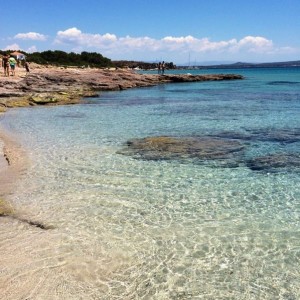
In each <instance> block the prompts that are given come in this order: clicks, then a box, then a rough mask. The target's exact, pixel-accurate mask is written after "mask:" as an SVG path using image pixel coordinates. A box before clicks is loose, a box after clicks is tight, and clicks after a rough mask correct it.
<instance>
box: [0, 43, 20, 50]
mask: <svg viewBox="0 0 300 300" xmlns="http://www.w3.org/2000/svg"><path fill="white" fill-rule="evenodd" d="M3 50H4V51H6V50H21V48H20V46H19V45H18V44H11V45H7V46H6V47H5V48H4V49H3Z"/></svg>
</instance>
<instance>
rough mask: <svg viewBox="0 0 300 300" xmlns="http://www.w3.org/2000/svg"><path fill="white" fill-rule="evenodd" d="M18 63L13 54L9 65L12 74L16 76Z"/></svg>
mask: <svg viewBox="0 0 300 300" xmlns="http://www.w3.org/2000/svg"><path fill="white" fill-rule="evenodd" d="M16 64H17V61H16V60H15V58H14V57H13V56H11V57H10V58H9V66H10V70H11V76H15V69H16Z"/></svg>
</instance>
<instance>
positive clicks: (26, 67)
mask: <svg viewBox="0 0 300 300" xmlns="http://www.w3.org/2000/svg"><path fill="white" fill-rule="evenodd" d="M24 67H25V70H26V75H27V74H29V72H30V69H29V62H28V61H25V64H24Z"/></svg>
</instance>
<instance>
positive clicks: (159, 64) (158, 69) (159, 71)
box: [157, 62, 161, 74]
mask: <svg viewBox="0 0 300 300" xmlns="http://www.w3.org/2000/svg"><path fill="white" fill-rule="evenodd" d="M157 72H158V74H160V73H161V62H159V63H158V67H157Z"/></svg>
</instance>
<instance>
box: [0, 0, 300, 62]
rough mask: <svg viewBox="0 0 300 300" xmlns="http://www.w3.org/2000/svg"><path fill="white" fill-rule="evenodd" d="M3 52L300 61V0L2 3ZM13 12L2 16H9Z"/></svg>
mask: <svg viewBox="0 0 300 300" xmlns="http://www.w3.org/2000/svg"><path fill="white" fill-rule="evenodd" d="M0 8H1V12H2V13H1V17H0V49H2V50H7V49H12V50H18V49H21V50H24V51H26V52H34V51H45V50H63V51H66V52H71V51H73V52H79V53H80V52H81V51H89V52H98V53H101V54H102V55H104V56H106V57H109V58H111V59H113V60H119V59H124V60H143V61H159V60H165V61H172V62H174V63H175V64H180V63H186V62H188V61H190V62H191V63H195V62H196V63H200V62H207V61H209V62H210V61H232V62H236V61H244V62H272V61H288V60H300V17H299V16H300V1H299V0H251V1H249V0H209V1H208V0H88V1H84V0H81V1H78V0H60V1H58V0H47V1H46V0H26V1H18V3H17V5H16V6H14V8H12V2H10V1H4V0H0ZM5 11H6V12H7V13H3V12H5Z"/></svg>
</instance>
